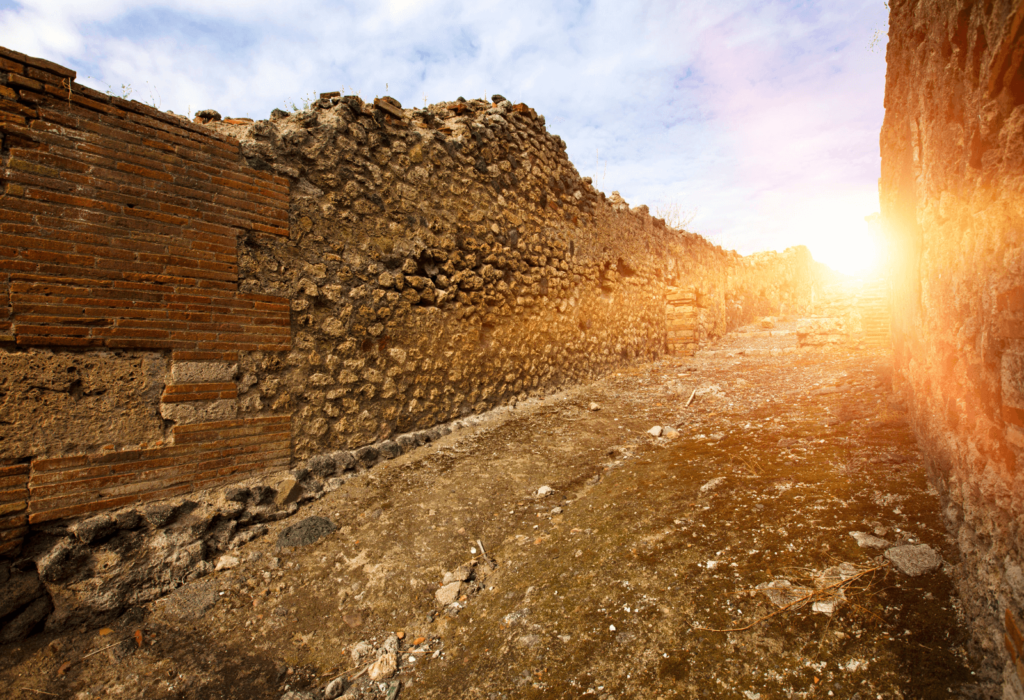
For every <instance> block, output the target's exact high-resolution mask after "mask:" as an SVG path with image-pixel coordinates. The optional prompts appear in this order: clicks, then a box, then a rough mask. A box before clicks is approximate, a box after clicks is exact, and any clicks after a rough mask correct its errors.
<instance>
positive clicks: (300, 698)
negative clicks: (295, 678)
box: [281, 690, 319, 700]
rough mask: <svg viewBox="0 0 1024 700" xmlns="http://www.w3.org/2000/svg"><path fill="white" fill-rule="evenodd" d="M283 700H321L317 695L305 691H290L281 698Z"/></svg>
mask: <svg viewBox="0 0 1024 700" xmlns="http://www.w3.org/2000/svg"><path fill="white" fill-rule="evenodd" d="M281 700H319V698H318V697H317V695H316V694H315V693H310V692H308V691H305V690H289V691H288V692H287V693H285V694H284V695H282V696H281Z"/></svg>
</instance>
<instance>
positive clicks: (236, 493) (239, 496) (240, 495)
mask: <svg viewBox="0 0 1024 700" xmlns="http://www.w3.org/2000/svg"><path fill="white" fill-rule="evenodd" d="M251 493H252V492H251V491H250V490H249V489H248V488H246V487H245V486H229V487H227V488H226V489H224V500H225V501H230V502H233V503H245V501H246V499H247V498H249V495H250V494H251Z"/></svg>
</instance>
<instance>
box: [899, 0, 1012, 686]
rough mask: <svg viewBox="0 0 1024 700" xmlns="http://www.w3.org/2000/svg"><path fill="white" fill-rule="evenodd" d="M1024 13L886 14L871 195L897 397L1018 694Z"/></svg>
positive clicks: (1002, 667)
mask: <svg viewBox="0 0 1024 700" xmlns="http://www.w3.org/2000/svg"><path fill="white" fill-rule="evenodd" d="M1022 54H1024V5H1022V4H1021V3H1019V2H1013V1H1012V0H993V1H991V2H985V3H980V2H978V3H975V2H966V1H964V0H960V1H958V2H948V3H940V2H937V0H923V1H921V2H906V1H900V2H894V3H893V4H892V10H891V15H890V35H889V47H888V58H887V60H888V73H887V77H886V93H885V106H886V113H885V122H884V126H883V129H882V135H881V149H882V178H881V181H880V194H881V204H882V213H883V216H884V217H885V219H886V223H887V227H888V230H889V232H890V235H891V243H892V248H893V276H892V277H893V280H892V284H893V300H894V314H893V343H894V352H895V362H896V369H897V374H898V377H899V379H900V382H901V386H900V387H899V388H900V391H901V393H902V394H903V396H904V397H905V398H906V399H907V400H908V402H909V405H910V408H911V413H912V417H913V421H914V425H915V428H916V430H917V432H918V437H919V439H920V443H921V445H922V447H923V448H924V449H925V450H926V452H927V454H928V459H929V465H930V471H931V475H932V478H933V481H934V483H935V485H936V486H937V487H938V489H939V491H940V493H941V496H942V501H943V507H944V512H945V517H946V520H947V524H948V526H949V528H950V531H951V533H952V534H953V535H954V536H955V537H956V539H957V541H958V543H959V548H960V551H961V553H962V555H963V563H962V565H961V567H962V570H961V572H960V573H961V576H960V580H961V583H960V585H961V593H962V596H961V600H962V601H963V603H964V605H965V606H966V607H967V608H968V613H969V616H970V618H971V620H972V621H973V623H974V625H975V632H976V637H977V639H978V640H979V642H980V643H981V645H982V647H983V648H984V649H985V650H986V651H987V652H988V654H989V655H990V657H991V658H993V659H998V666H999V672H1002V673H1003V674H1004V682H1005V688H1006V690H1005V692H1006V693H1007V695H1006V697H1013V698H1020V697H1024V694H1022V693H1024V689H1022V687H1021V681H1022V680H1024V664H1022V658H1024V657H1022V651H1024V638H1022V636H1021V632H1020V630H1022V629H1024V628H1022V627H1021V626H1020V620H1021V614H1022V613H1024V570H1022V566H1024V67H1022Z"/></svg>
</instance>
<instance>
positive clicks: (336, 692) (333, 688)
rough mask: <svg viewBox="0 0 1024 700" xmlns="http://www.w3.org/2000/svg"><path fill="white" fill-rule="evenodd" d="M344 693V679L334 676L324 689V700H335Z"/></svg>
mask: <svg viewBox="0 0 1024 700" xmlns="http://www.w3.org/2000/svg"><path fill="white" fill-rule="evenodd" d="M344 693H345V679H344V678H335V679H334V680H333V681H331V682H330V683H328V684H327V687H326V688H325V689H324V700H335V698H339V697H341V696H342V695H343V694H344Z"/></svg>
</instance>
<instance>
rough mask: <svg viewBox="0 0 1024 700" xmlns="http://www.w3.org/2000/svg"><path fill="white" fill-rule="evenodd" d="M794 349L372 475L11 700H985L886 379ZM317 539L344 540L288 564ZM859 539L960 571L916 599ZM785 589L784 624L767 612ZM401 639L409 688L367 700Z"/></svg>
mask: <svg viewBox="0 0 1024 700" xmlns="http://www.w3.org/2000/svg"><path fill="white" fill-rule="evenodd" d="M792 327H793V326H792V324H780V326H779V328H778V329H776V331H773V332H772V333H769V332H766V331H759V330H757V331H755V330H754V329H743V332H739V333H734V334H731V335H730V336H728V337H727V338H726V339H725V340H724V341H723V342H722V343H721V344H720V345H718V346H717V347H716V348H714V349H712V350H710V351H707V352H704V353H702V354H701V355H699V356H698V357H695V358H669V359H665V360H662V361H659V362H657V363H655V364H650V365H643V366H639V367H637V368H635V369H633V370H631V371H628V372H622V373H619V374H615V375H613V376H609V377H607V378H605V379H603V380H601V381H598V382H596V383H593V384H590V385H587V386H585V387H581V388H579V389H575V390H573V391H570V392H566V393H563V394H559V395H556V396H553V397H549V398H548V399H545V400H543V401H535V402H531V403H529V404H521V405H520V406H519V407H517V408H516V409H515V410H513V411H511V412H507V411H506V412H503V413H501V415H495V416H491V417H490V418H488V419H486V420H484V421H483V422H482V423H480V424H479V425H477V426H475V427H474V428H470V429H465V430H462V431H458V432H456V433H453V434H452V435H450V436H448V437H446V438H444V439H443V440H441V441H439V442H437V443H434V444H431V445H427V446H424V447H422V448H419V449H417V450H415V451H413V452H410V453H408V454H406V455H405V456H403V457H401V458H399V459H396V460H393V461H391V462H387V463H383V464H381V465H378V466H377V467H375V468H374V469H373V470H372V471H369V472H364V473H361V474H358V475H356V476H354V477H353V478H352V479H350V480H349V481H348V482H346V483H345V485H344V486H343V487H342V488H340V489H339V490H337V491H335V492H333V493H331V494H329V495H327V496H326V497H324V498H323V499H321V500H319V501H316V502H314V503H312V504H310V505H308V506H307V507H304V508H303V509H302V510H301V511H300V513H299V514H297V515H296V516H293V517H292V518H290V519H288V520H285V521H282V522H279V523H275V524H274V526H272V528H271V532H270V533H269V534H268V535H267V536H266V537H264V538H261V539H260V540H257V541H254V542H252V543H249V544H247V545H245V546H244V547H242V548H240V549H239V550H237V552H235V555H236V556H237V557H238V559H239V560H240V561H239V563H238V564H237V566H235V567H234V568H231V569H227V570H222V571H219V572H217V573H215V574H213V575H211V576H209V577H207V578H205V579H201V580H198V581H194V582H191V583H188V584H186V585H184V586H183V587H182V588H180V589H178V591H176V592H175V593H174V594H173V595H172V596H170V597H169V598H167V599H165V600H163V601H158V602H156V603H153V604H150V605H147V606H145V607H141V608H138V609H135V610H132V611H130V612H129V613H127V614H126V615H124V616H123V617H122V618H121V619H119V620H118V621H117V622H116V623H114V624H111V625H110V626H109V627H106V628H103V629H82V630H79V631H77V632H75V633H72V634H65V635H62V636H59V637H58V636H54V635H46V634H44V635H37V636H36V637H33V638H31V639H30V640H29V641H27V642H25V643H22V644H21V645H18V646H12V647H8V648H5V649H3V650H2V651H0V659H2V660H0V688H7V692H6V693H5V694H4V696H5V697H11V698H35V699H38V698H42V697H61V698H92V697H116V698H142V697H145V698H274V699H275V700H276V699H277V698H280V697H281V696H282V695H284V694H286V693H291V697H292V698H304V697H323V691H324V688H325V687H326V686H327V685H328V683H329V682H330V681H332V680H333V679H336V678H339V677H341V678H342V681H341V682H339V683H336V684H335V685H334V686H333V687H334V689H340V688H341V687H349V686H350V687H349V688H348V690H347V691H346V695H345V696H344V697H357V698H385V697H395V696H396V695H397V696H398V697H401V698H402V699H403V700H406V699H407V698H408V699H412V698H452V697H460V698H576V697H581V696H585V695H593V696H595V697H596V698H626V697H629V698H634V697H635V698H698V697H702V698H703V697H716V698H740V699H744V700H746V699H749V700H757V699H758V698H763V699H764V700H768V699H769V698H809V697H837V698H858V699H859V700H868V699H869V698H950V697H961V696H962V697H976V696H979V694H980V693H981V692H982V684H981V682H980V681H979V679H977V678H976V677H975V676H974V674H973V673H972V670H971V669H972V667H973V666H974V665H975V664H974V662H972V659H971V658H970V655H969V652H968V648H969V647H968V645H969V639H968V636H967V632H966V628H965V626H964V623H963V620H962V618H961V614H960V604H959V602H958V600H957V598H956V596H955V593H954V587H953V583H952V581H951V578H950V575H951V574H952V572H953V567H954V566H955V564H956V562H957V554H956V550H955V547H954V545H953V543H952V542H951V541H950V540H949V538H948V537H947V535H946V532H945V529H944V527H943V524H942V521H941V519H940V515H939V512H938V498H937V496H936V494H935V493H934V491H932V490H931V489H930V488H929V487H928V485H927V482H926V478H925V474H924V468H923V465H922V461H921V457H920V454H919V452H918V450H917V448H916V446H915V444H914V441H913V438H912V435H911V433H910V431H909V429H908V427H907V425H906V423H905V421H904V417H903V415H902V413H901V410H900V408H899V406H897V405H895V404H894V403H893V402H892V400H891V396H890V373H891V369H890V364H889V362H890V361H889V358H888V356H887V354H885V353H884V352H882V351H870V350H800V349H797V348H796V347H794V340H793V338H794V335H793V334H792V332H791V331H792ZM694 390H697V393H696V394H694V393H693V392H694ZM691 395H692V396H693V399H692V401H691V402H690V403H689V405H688V406H687V405H686V404H687V402H688V400H689V399H690V397H691ZM592 402H594V403H596V404H598V406H599V410H591V403H592ZM654 425H662V426H664V425H675V426H678V430H679V435H678V437H675V438H664V437H662V438H654V437H652V436H650V435H649V434H647V432H646V431H647V430H648V429H650V428H651V427H652V426H654ZM713 480H717V481H713ZM709 482H710V483H709ZM542 486H549V487H550V488H551V489H552V493H550V494H549V495H546V496H538V495H537V491H538V489H539V488H540V487H542ZM702 487H703V488H702ZM310 516H321V517H323V518H327V519H329V520H330V521H331V522H332V523H333V524H334V525H336V526H337V529H336V530H334V531H333V532H330V533H329V534H326V535H324V536H322V537H321V539H319V540H318V541H316V542H314V543H312V544H308V545H300V546H295V547H283V548H282V547H279V546H278V537H279V535H280V533H281V531H283V530H284V529H285V528H287V527H291V526H293V525H295V524H296V523H297V522H299V521H300V520H301V519H303V518H307V517H310ZM324 529H325V528H320V532H322V531H323V530H324ZM326 529H329V528H326ZM316 530H317V528H310V529H309V534H310V539H312V536H315V535H316V534H318V533H317V532H316ZM851 531H857V532H862V533H867V534H871V535H873V536H876V537H879V538H884V539H885V540H887V541H888V542H889V543H890V544H891V545H896V544H917V543H926V544H928V545H931V547H932V548H934V549H935V550H936V551H938V552H939V553H940V554H941V556H942V558H943V560H944V562H945V563H944V564H943V566H942V567H940V568H939V569H936V570H933V571H932V572H929V573H924V574H921V575H918V576H914V577H910V576H907V575H906V574H903V573H901V572H900V571H898V570H897V569H896V568H895V567H894V566H892V565H891V564H889V563H888V561H887V560H886V559H885V558H884V557H883V556H882V553H883V549H877V548H863V547H861V546H859V545H858V542H857V540H856V539H855V538H854V537H853V536H851V534H850V533H851ZM303 532H304V530H300V532H299V533H298V535H300V539H301V535H302V534H303ZM289 534H290V537H292V539H290V540H289V541H291V542H295V539H294V537H295V536H296V533H295V531H294V530H293V531H291V532H290V533H289ZM481 546H482V547H483V548H484V550H483V551H482V550H481ZM843 564H845V566H840V565H843ZM461 565H468V566H466V567H464V568H463V569H462V570H461V571H457V572H456V575H455V576H454V578H455V579H456V581H455V583H456V585H454V586H453V587H449V588H448V589H447V591H448V592H450V593H453V594H454V595H453V597H455V598H456V602H455V603H454V604H451V605H448V606H443V605H442V604H441V603H440V602H439V601H438V598H437V597H436V596H435V592H436V591H438V589H439V588H440V587H441V585H442V583H443V581H444V576H445V573H446V572H453V571H455V570H456V569H458V568H459V567H460V566H461ZM448 578H449V580H450V579H452V578H453V577H452V576H449V577H448ZM459 579H468V580H466V581H463V582H461V585H459ZM781 579H785V580H788V581H789V582H791V583H792V584H793V586H792V587H791V588H790V589H788V590H784V591H783V592H782V593H777V594H775V598H776V600H777V601H778V602H779V603H781V604H784V605H785V604H788V603H792V602H793V601H794V600H795V601H796V604H793V605H790V606H789V607H786V608H780V607H778V605H776V604H775V603H773V602H772V600H771V599H770V598H769V596H768V594H766V593H765V592H764V591H763V590H760V589H758V588H757V586H758V585H759V584H766V583H769V582H772V581H778V580H781ZM776 585H782V584H776ZM454 589H458V590H454ZM794 591H795V593H794ZM837 593H839V597H838V598H837V597H836V594H837ZM787 596H788V597H787ZM830 607H831V608H833V612H832V613H831V614H829V613H828V612H816V611H815V608H817V609H819V610H826V611H827V610H828V609H829V608H830ZM736 628H742V629H741V630H740V631H716V630H722V629H736ZM396 633H401V636H402V639H400V640H396V639H395V637H396ZM389 639H392V640H395V641H398V646H399V653H398V655H397V665H398V670H397V673H396V674H395V675H392V676H390V677H387V678H385V679H382V680H378V681H371V680H370V678H369V675H370V674H368V673H367V672H366V669H367V667H368V666H369V665H370V664H371V663H373V662H374V661H376V660H377V659H378V656H379V655H380V650H381V649H382V647H383V646H384V645H385V643H387V642H388V640H389ZM360 642H364V643H365V644H364V645H359V643H360ZM390 643H391V644H394V641H392V642H390ZM360 650H363V653H362V654H361V655H359V653H358V652H359V651H360ZM376 670H377V669H374V671H376ZM353 676H357V677H356V678H355V680H354V681H353V682H352V683H349V682H348V679H349V678H351V677H353ZM304 692H308V693H310V695H308V696H307V695H304V694H303V693H304ZM314 694H315V695H314Z"/></svg>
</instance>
